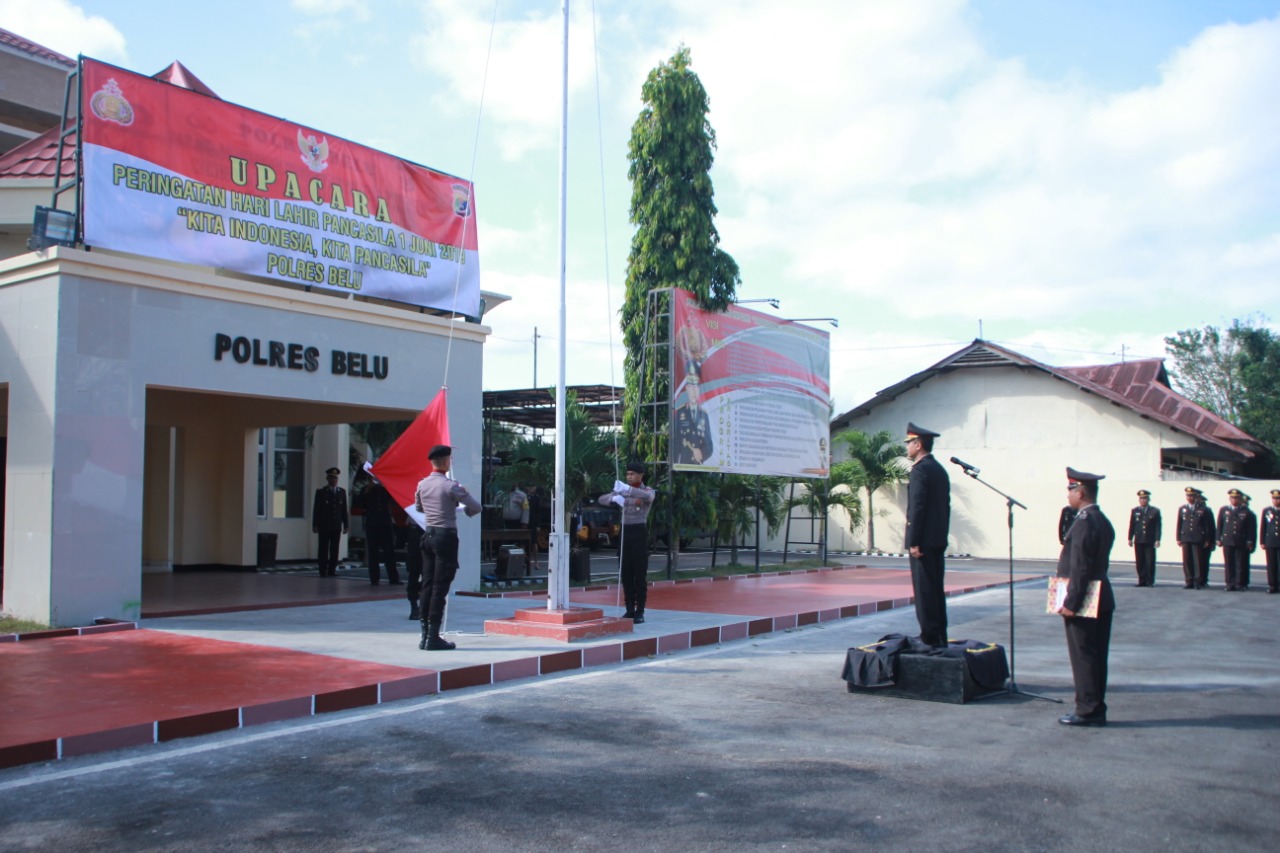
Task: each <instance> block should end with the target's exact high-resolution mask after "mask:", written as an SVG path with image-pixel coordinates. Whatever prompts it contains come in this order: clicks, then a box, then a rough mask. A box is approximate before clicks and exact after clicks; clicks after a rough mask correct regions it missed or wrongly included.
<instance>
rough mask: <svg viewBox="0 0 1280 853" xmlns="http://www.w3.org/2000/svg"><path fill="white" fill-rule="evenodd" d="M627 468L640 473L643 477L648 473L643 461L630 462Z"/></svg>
mask: <svg viewBox="0 0 1280 853" xmlns="http://www.w3.org/2000/svg"><path fill="white" fill-rule="evenodd" d="M627 470H628V471H634V472H636V473H637V474H639V475H640V476H641V477H643V476H644V475H645V474H646V473H648V472H647V471H645V467H644V463H643V462H628V463H627Z"/></svg>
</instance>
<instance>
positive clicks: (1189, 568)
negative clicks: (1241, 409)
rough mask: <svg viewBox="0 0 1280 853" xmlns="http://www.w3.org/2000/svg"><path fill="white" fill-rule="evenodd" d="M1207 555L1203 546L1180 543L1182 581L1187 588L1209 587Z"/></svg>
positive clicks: (1207, 550)
mask: <svg viewBox="0 0 1280 853" xmlns="http://www.w3.org/2000/svg"><path fill="white" fill-rule="evenodd" d="M1209 553H1210V552H1209V549H1208V548H1207V547H1205V546H1204V545H1199V544H1191V543H1187V542H1184V543H1182V579H1183V582H1184V583H1185V584H1186V585H1187V586H1191V587H1196V586H1208V585H1209Z"/></svg>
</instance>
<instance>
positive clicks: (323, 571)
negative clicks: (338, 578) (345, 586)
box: [316, 527, 342, 578]
mask: <svg viewBox="0 0 1280 853" xmlns="http://www.w3.org/2000/svg"><path fill="white" fill-rule="evenodd" d="M318 535H319V537H320V547H319V552H320V553H319V555H318V556H317V558H316V559H317V561H318V563H319V566H320V577H322V578H331V577H333V576H334V575H336V574H337V573H338V542H339V541H341V539H342V528H341V527H332V528H331V527H321V528H320V530H319V534H318Z"/></svg>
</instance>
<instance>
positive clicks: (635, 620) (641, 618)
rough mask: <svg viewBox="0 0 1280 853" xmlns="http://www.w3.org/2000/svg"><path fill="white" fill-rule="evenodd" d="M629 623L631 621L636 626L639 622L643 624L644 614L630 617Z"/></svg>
mask: <svg viewBox="0 0 1280 853" xmlns="http://www.w3.org/2000/svg"><path fill="white" fill-rule="evenodd" d="M631 621H632V622H635V623H636V624H637V625H639V624H640V623H641V622H643V621H644V614H643V613H637V614H636V615H635V616H633V617H631Z"/></svg>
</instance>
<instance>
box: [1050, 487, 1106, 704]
mask: <svg viewBox="0 0 1280 853" xmlns="http://www.w3.org/2000/svg"><path fill="white" fill-rule="evenodd" d="M1103 476H1104V475H1102V474H1090V473H1087V472H1085V471H1077V470H1075V469H1074V468H1068V469H1067V500H1069V501H1070V502H1071V506H1072V507H1073V508H1074V509H1075V510H1076V520H1075V523H1074V524H1072V525H1071V529H1070V530H1069V531H1067V541H1066V542H1065V543H1064V544H1063V546H1062V555H1061V556H1060V557H1058V577H1060V578H1069V579H1070V582H1069V583H1068V585H1067V595H1066V598H1065V599H1064V600H1063V602H1062V607H1061V609H1059V610H1058V612H1059V613H1060V614H1062V616H1063V620H1062V621H1063V623H1064V624H1065V625H1066V631H1067V653H1068V654H1069V655H1070V657H1071V677H1072V680H1074V681H1075V685H1076V710H1075V713H1073V714H1067V715H1066V716H1064V717H1060V718H1059V719H1058V722H1059V723H1061V724H1062V725H1064V726H1105V725H1106V724H1107V703H1106V693H1107V657H1108V655H1109V654H1110V650H1111V619H1112V615H1113V614H1114V612H1115V609H1116V599H1115V594H1114V593H1113V592H1112V590H1111V582H1110V581H1109V580H1107V568H1108V566H1109V565H1110V562H1111V546H1112V545H1114V544H1115V541H1116V531H1115V529H1114V528H1113V527H1112V526H1111V522H1110V521H1108V520H1107V517H1106V516H1105V515H1103V514H1102V510H1101V509H1099V508H1098V505H1097V501H1098V481H1099V480H1101V479H1102V478H1103ZM1092 581H1098V582H1099V584H1100V588H1099V590H1098V615H1097V616H1096V617H1094V618H1088V617H1084V616H1078V615H1076V614H1077V613H1079V612H1080V610H1082V609H1083V607H1084V599H1085V593H1086V592H1087V591H1088V587H1089V584H1090V583H1091V582H1092Z"/></svg>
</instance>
